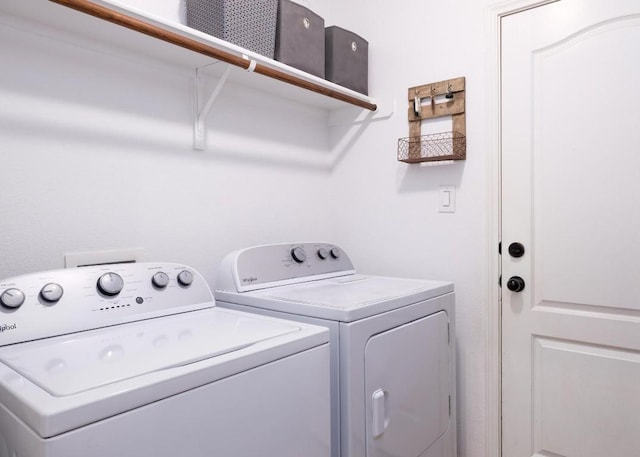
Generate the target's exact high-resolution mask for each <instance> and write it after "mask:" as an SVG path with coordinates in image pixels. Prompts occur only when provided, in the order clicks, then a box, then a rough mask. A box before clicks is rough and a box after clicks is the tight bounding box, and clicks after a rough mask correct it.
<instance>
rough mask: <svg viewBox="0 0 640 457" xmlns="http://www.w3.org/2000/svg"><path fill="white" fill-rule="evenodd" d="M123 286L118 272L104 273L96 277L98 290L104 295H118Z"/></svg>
mask: <svg viewBox="0 0 640 457" xmlns="http://www.w3.org/2000/svg"><path fill="white" fill-rule="evenodd" d="M123 287H124V281H123V279H122V277H121V276H120V275H119V274H116V273H112V272H109V273H105V274H103V275H102V276H100V278H99V279H98V290H99V291H100V292H102V293H103V294H105V295H109V296H113V295H118V294H119V293H120V291H121V290H122V288H123Z"/></svg>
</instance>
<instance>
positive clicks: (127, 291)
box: [0, 263, 214, 346]
mask: <svg viewBox="0 0 640 457" xmlns="http://www.w3.org/2000/svg"><path fill="white" fill-rule="evenodd" d="M211 306H214V302H213V296H212V294H211V290H210V289H209V286H208V285H207V283H206V281H205V280H204V278H203V277H202V275H200V273H198V272H197V271H196V270H194V269H193V268H190V267H188V266H186V265H181V264H175V263H131V264H114V265H101V266H93V267H81V268H71V269H65V270H53V271H44V272H40V273H33V274H27V275H22V276H15V277H13V278H7V279H4V280H2V281H0V346H5V345H7V344H13V343H19V342H24V341H30V340H35V339H40V338H48V337H52V336H58V335H63V334H66V333H75V332H81V331H84V330H90V329H94V328H99V327H106V326H109V325H115V324H122V323H125V322H131V321H136V320H142V319H149V318H153V317H159V316H165V315H169V314H176V313H180V312H185V311H190V310H195V309H201V308H207V307H211Z"/></svg>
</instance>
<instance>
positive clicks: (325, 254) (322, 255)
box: [318, 248, 329, 260]
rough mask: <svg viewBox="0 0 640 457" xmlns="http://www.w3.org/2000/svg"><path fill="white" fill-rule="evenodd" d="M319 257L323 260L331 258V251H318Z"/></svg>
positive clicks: (323, 249)
mask: <svg viewBox="0 0 640 457" xmlns="http://www.w3.org/2000/svg"><path fill="white" fill-rule="evenodd" d="M318 257H320V258H321V259H322V260H324V259H326V258H327V257H329V251H327V250H326V249H325V248H320V249H318Z"/></svg>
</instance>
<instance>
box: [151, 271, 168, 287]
mask: <svg viewBox="0 0 640 457" xmlns="http://www.w3.org/2000/svg"><path fill="white" fill-rule="evenodd" d="M151 283H152V284H153V285H154V286H156V287H157V288H158V289H164V288H165V287H167V285H168V284H169V275H168V274H166V273H165V272H164V271H159V272H157V273H156V274H154V275H153V276H152V277H151Z"/></svg>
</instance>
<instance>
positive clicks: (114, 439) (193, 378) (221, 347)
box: [0, 263, 330, 457]
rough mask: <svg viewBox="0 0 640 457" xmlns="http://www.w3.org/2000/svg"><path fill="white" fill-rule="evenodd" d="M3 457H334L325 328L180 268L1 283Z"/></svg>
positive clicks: (136, 267)
mask: <svg viewBox="0 0 640 457" xmlns="http://www.w3.org/2000/svg"><path fill="white" fill-rule="evenodd" d="M0 304H1V306H0V457H16V456H20V457H75V456H86V457H114V456H118V457H151V456H153V457H175V456H181V455H182V456H190V457H210V456H213V455H220V456H233V457H239V456H243V457H254V456H256V455H270V456H278V457H281V456H288V457H299V456H301V455H305V456H316V457H327V456H328V455H329V453H330V429H329V422H330V412H329V406H328V403H329V345H328V340H329V335H328V331H327V329H326V328H323V327H318V326H313V325H307V324H304V323H300V322H293V321H285V320H282V319H275V318H270V317H266V316H257V315H255V314H248V313H243V312H238V311H233V310H229V309H221V308H218V307H216V306H215V304H214V301H213V296H212V294H211V291H210V290H209V287H208V286H207V284H206V282H205V281H204V279H203V278H202V276H201V275H200V274H199V273H198V272H196V271H195V270H193V269H191V268H189V267H186V266H184V265H178V264H165V263H139V264H121V265H109V266H100V267H86V268H78V269H69V270H56V271H48V272H42V273H35V274H29V275H23V276H18V277H13V278H8V279H5V280H3V281H0Z"/></svg>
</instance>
